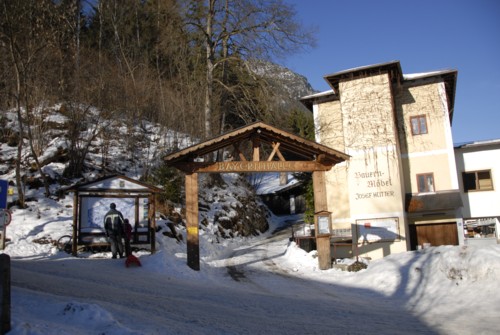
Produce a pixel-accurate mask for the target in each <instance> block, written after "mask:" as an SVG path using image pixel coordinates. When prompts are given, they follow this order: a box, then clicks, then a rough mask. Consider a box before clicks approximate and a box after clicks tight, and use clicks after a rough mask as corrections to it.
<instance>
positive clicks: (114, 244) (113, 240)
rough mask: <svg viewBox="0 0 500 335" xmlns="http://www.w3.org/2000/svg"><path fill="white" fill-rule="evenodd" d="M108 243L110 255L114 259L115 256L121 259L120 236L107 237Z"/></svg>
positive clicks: (121, 245) (121, 246)
mask: <svg viewBox="0 0 500 335" xmlns="http://www.w3.org/2000/svg"><path fill="white" fill-rule="evenodd" d="M109 243H110V244H111V255H112V256H113V258H116V256H117V254H118V256H120V258H122V257H123V243H122V238H121V236H120V237H118V236H116V235H109Z"/></svg>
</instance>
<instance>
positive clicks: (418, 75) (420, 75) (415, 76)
mask: <svg viewBox="0 0 500 335" xmlns="http://www.w3.org/2000/svg"><path fill="white" fill-rule="evenodd" d="M454 71H455V70H451V69H446V70H438V71H431V72H421V73H409V74H403V79H404V80H416V79H421V78H427V77H432V76H439V75H441V74H446V73H449V72H454Z"/></svg>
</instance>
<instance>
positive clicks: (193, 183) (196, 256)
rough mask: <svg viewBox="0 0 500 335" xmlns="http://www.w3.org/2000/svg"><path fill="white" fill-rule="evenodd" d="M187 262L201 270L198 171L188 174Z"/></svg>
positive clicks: (186, 183) (195, 268) (194, 268)
mask: <svg viewBox="0 0 500 335" xmlns="http://www.w3.org/2000/svg"><path fill="white" fill-rule="evenodd" d="M185 185H186V230H187V263H188V266H189V267H190V268H191V269H193V270H196V271H199V270H200V241H199V239H200V237H199V232H198V173H191V174H186V182H185Z"/></svg>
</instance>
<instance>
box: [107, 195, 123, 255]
mask: <svg viewBox="0 0 500 335" xmlns="http://www.w3.org/2000/svg"><path fill="white" fill-rule="evenodd" d="M109 208H110V209H109V211H108V212H107V213H106V215H105V216H104V229H105V230H106V236H107V237H108V239H109V243H110V244H111V254H112V257H111V258H116V256H117V255H118V256H120V258H123V242H122V238H123V222H124V221H123V215H122V213H121V212H120V211H119V210H117V209H116V205H115V203H111V204H110V205H109Z"/></svg>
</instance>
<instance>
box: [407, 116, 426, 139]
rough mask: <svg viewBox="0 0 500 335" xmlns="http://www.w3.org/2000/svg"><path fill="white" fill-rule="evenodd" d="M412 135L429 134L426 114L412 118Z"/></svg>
mask: <svg viewBox="0 0 500 335" xmlns="http://www.w3.org/2000/svg"><path fill="white" fill-rule="evenodd" d="M410 123H411V133H412V135H421V134H427V119H426V117H425V115H419V116H413V117H411V118H410Z"/></svg>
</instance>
